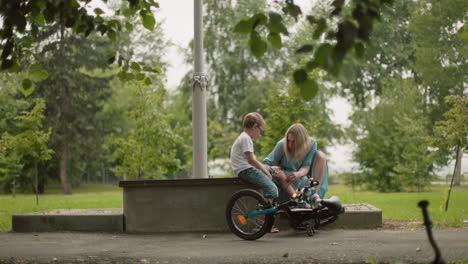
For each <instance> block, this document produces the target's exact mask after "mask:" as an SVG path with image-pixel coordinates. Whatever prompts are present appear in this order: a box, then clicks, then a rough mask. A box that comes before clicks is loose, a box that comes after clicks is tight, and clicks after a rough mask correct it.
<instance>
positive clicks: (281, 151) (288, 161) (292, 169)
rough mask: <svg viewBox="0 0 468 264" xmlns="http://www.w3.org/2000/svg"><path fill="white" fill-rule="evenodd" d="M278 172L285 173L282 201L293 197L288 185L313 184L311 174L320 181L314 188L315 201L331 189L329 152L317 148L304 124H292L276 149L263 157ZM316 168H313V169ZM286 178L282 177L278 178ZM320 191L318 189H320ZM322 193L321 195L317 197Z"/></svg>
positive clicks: (296, 186)
mask: <svg viewBox="0 0 468 264" xmlns="http://www.w3.org/2000/svg"><path fill="white" fill-rule="evenodd" d="M263 163H264V164H266V165H268V166H270V167H271V168H270V170H274V171H275V173H276V174H277V175H283V174H284V175H283V178H285V179H286V180H285V182H284V181H280V185H282V186H281V187H282V188H281V189H282V190H281V191H280V197H279V201H285V200H287V199H290V196H291V194H290V193H289V191H287V186H286V185H291V186H292V187H293V189H300V188H303V187H305V186H307V185H308V184H309V182H308V181H307V178H308V177H313V178H314V179H315V180H317V181H319V185H318V186H316V187H315V190H312V192H313V193H317V194H314V196H315V197H314V198H315V202H316V203H318V202H320V199H323V197H324V196H325V193H326V192H327V191H328V168H327V160H326V157H325V154H324V153H323V152H321V151H317V142H316V141H315V140H314V139H312V138H311V137H310V136H309V134H308V133H307V130H306V129H305V127H304V126H303V125H301V124H293V125H291V126H290V127H289V128H288V130H287V131H286V134H285V136H284V138H283V139H281V140H280V141H278V143H277V144H276V146H275V148H274V149H273V151H272V152H271V153H270V154H268V156H267V157H266V158H265V159H264V160H263ZM311 168H312V169H311ZM278 178H282V177H278ZM317 190H318V191H317ZM317 196H318V197H317Z"/></svg>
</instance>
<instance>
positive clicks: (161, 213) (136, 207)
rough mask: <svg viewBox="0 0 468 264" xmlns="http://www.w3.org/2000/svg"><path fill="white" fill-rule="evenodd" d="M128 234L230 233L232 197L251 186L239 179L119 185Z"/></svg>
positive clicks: (152, 181)
mask: <svg viewBox="0 0 468 264" xmlns="http://www.w3.org/2000/svg"><path fill="white" fill-rule="evenodd" d="M119 186H120V187H123V188H124V191H123V203H124V205H123V208H124V218H125V230H126V232H131V233H141V232H178V231H182V232H185V231H217V232H225V231H229V228H228V226H227V223H226V219H225V216H224V211H225V207H226V204H227V201H228V200H229V198H230V197H231V195H232V194H233V193H234V192H236V191H238V190H240V189H245V188H252V186H251V185H248V184H245V183H243V182H242V181H241V180H240V179H239V178H211V179H180V180H141V181H120V183H119Z"/></svg>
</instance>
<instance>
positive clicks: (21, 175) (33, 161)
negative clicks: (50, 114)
mask: <svg viewBox="0 0 468 264" xmlns="http://www.w3.org/2000/svg"><path fill="white" fill-rule="evenodd" d="M45 107H46V106H45V102H44V100H41V99H39V100H36V101H35V103H34V106H33V108H32V109H31V110H30V111H24V112H22V113H21V115H19V116H18V117H16V118H15V120H16V122H15V125H16V127H17V128H18V131H19V133H18V134H16V135H11V134H9V133H8V132H5V133H3V134H2V136H1V138H0V164H2V169H0V184H1V185H2V186H3V188H4V189H6V190H11V191H12V192H13V193H14V192H15V189H16V188H17V187H19V188H20V189H21V190H22V191H26V190H30V189H29V188H30V187H32V186H34V190H35V192H36V195H37V193H38V188H37V184H38V175H37V174H38V168H37V166H38V163H40V162H43V161H46V160H49V159H51V157H52V154H53V151H52V150H51V149H49V148H48V142H49V138H50V135H51V130H50V129H49V130H48V131H47V132H44V131H42V127H43V124H42V120H43V119H44V114H43V113H44V110H45ZM10 186H11V187H12V189H10Z"/></svg>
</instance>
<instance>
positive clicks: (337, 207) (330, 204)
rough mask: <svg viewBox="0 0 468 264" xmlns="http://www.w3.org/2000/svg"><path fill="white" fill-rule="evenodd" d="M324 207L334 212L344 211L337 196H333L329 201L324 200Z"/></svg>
mask: <svg viewBox="0 0 468 264" xmlns="http://www.w3.org/2000/svg"><path fill="white" fill-rule="evenodd" d="M322 205H323V206H325V207H327V208H328V209H330V210H332V211H341V209H342V206H341V200H340V198H338V197H337V196H332V197H330V198H328V199H323V200H322Z"/></svg>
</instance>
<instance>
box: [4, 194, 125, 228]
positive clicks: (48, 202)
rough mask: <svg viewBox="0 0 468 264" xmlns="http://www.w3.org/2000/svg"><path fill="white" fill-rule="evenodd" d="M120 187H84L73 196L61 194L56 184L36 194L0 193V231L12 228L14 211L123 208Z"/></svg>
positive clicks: (20, 212)
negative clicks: (13, 194)
mask: <svg viewBox="0 0 468 264" xmlns="http://www.w3.org/2000/svg"><path fill="white" fill-rule="evenodd" d="M122 196H123V195H122V188H119V187H118V186H103V185H93V186H83V187H80V188H75V189H73V195H63V194H61V190H60V188H59V187H52V188H47V189H46V193H45V194H42V195H39V205H36V196H35V195H34V194H19V195H18V194H17V195H16V198H13V197H12V195H11V194H9V195H5V194H1V195H0V232H4V231H8V230H11V219H12V215H13V214H22V213H32V212H40V211H48V210H52V209H88V208H122V207H123V203H122V198H123V197H122Z"/></svg>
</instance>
